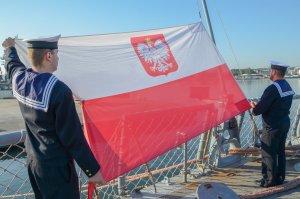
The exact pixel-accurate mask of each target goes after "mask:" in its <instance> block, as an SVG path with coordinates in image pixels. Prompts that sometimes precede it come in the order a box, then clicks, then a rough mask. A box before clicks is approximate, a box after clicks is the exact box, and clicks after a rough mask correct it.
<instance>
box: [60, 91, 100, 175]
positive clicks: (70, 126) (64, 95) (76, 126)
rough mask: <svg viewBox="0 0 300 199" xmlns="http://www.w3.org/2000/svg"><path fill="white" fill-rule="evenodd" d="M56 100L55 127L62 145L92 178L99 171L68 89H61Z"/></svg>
mask: <svg viewBox="0 0 300 199" xmlns="http://www.w3.org/2000/svg"><path fill="white" fill-rule="evenodd" d="M63 90H64V91H63V92H60V93H59V95H58V97H57V99H56V102H55V103H56V104H57V105H56V106H55V115H56V119H55V126H56V132H57V135H58V137H59V139H60V141H61V143H62V145H63V146H64V147H65V148H66V149H67V150H68V152H69V153H70V154H71V156H72V157H73V158H74V159H75V161H76V162H77V164H78V165H79V167H80V168H81V169H82V170H83V172H84V173H85V174H86V175H87V176H88V177H92V176H93V175H95V174H96V173H97V172H98V170H99V169H100V165H99V164H98V162H97V160H96V159H95V157H94V155H93V153H92V151H91V150H90V148H89V145H88V143H87V141H86V139H85V137H84V134H83V130H82V127H81V123H80V120H79V118H78V115H77V112H76V108H75V103H74V101H73V97H72V92H71V90H70V89H63Z"/></svg>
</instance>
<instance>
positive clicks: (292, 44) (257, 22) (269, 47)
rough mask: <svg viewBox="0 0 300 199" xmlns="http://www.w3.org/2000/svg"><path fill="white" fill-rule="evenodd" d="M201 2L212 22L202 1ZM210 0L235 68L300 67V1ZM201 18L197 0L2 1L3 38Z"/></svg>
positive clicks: (223, 46) (224, 48) (222, 45)
mask: <svg viewBox="0 0 300 199" xmlns="http://www.w3.org/2000/svg"><path fill="white" fill-rule="evenodd" d="M198 5H199V8H200V11H201V15H202V19H203V22H204V25H205V26H207V24H206V21H205V17H204V14H203V8H202V2H201V0H199V2H198ZM207 5H208V9H209V12H210V17H211V21H212V26H213V30H214V33H215V38H216V43H217V47H218V49H219V50H220V52H221V54H222V55H223V57H224V59H225V61H226V62H227V64H228V66H229V67H230V68H245V67H249V66H251V67H267V66H268V65H269V63H270V60H277V61H281V62H283V63H286V64H289V65H290V66H299V67H300V25H299V24H300V12H299V8H300V0H207ZM199 20H200V18H199V15H198V6H197V0H151V1H143V0H110V1H108V0H106V1H104V0H98V1H97V0H87V1H83V0H81V1H80V0H73V1H66V0H65V1H63V0H52V1H38V0H26V1H25V0H23V1H21V0H1V12H0V40H1V43H2V41H3V40H4V38H6V37H8V36H15V35H18V36H19V37H20V38H32V37H37V36H45V35H55V34H62V36H72V35H87V34H88V35H90V34H104V33H117V32H128V31H137V30H147V29H155V28H164V27H171V26H178V25H184V24H190V23H195V22H198V21H199ZM0 50H1V51H3V49H2V47H1V49H0ZM235 57H236V58H235ZM236 60H237V61H236Z"/></svg>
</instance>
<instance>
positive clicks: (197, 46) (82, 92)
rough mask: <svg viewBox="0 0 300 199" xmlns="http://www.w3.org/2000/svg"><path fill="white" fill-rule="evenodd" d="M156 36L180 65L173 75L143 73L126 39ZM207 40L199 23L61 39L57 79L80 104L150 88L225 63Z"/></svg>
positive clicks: (143, 70)
mask: <svg viewBox="0 0 300 199" xmlns="http://www.w3.org/2000/svg"><path fill="white" fill-rule="evenodd" d="M154 34H163V35H164V37H165V40H166V42H167V44H168V45H169V47H170V50H171V52H172V54H173V56H174V58H175V60H176V62H177V64H178V70H177V71H175V72H172V73H169V74H168V75H161V76H156V77H153V76H150V75H149V74H147V73H146V71H145V69H144V67H143V65H142V63H141V61H140V60H139V58H138V56H137V54H136V52H135V51H134V48H133V46H132V44H131V42H130V39H131V38H132V37H139V36H147V35H154ZM208 37H209V35H208V34H207V32H206V31H205V29H204V26H203V25H202V24H201V23H197V24H193V25H188V26H180V27H175V28H166V29H159V30H150V31H141V32H131V33H120V34H109V35H93V36H78V37H65V38H61V39H60V41H59V57H60V60H59V66H58V70H57V72H55V75H56V76H57V77H58V78H59V79H61V80H62V81H64V82H65V83H66V84H67V85H68V86H70V88H71V89H72V90H73V92H74V94H75V95H76V96H77V97H79V98H80V99H84V100H87V99H95V98H100V97H105V96H111V95H116V94H121V93H125V92H130V91H135V90H140V89H144V88H149V87H152V86H156V85H160V84H163V83H166V82H169V81H174V80H177V79H180V78H183V77H187V76H190V75H193V74H195V73H199V72H201V71H204V70H207V69H209V68H212V67H215V66H219V65H221V64H224V60H223V59H222V57H221V56H220V54H219V53H218V51H217V49H216V48H215V46H214V45H211V42H212V41H211V40H210V39H208ZM18 43H19V44H20V45H21V46H24V45H25V43H24V42H18ZM18 52H19V51H18ZM22 52H23V51H22Z"/></svg>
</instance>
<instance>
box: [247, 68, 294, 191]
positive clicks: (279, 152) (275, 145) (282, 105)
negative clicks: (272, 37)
mask: <svg viewBox="0 0 300 199" xmlns="http://www.w3.org/2000/svg"><path fill="white" fill-rule="evenodd" d="M287 68H288V66H287V65H285V64H281V63H279V62H271V71H270V79H271V80H272V81H273V84H271V85H270V86H268V87H267V88H266V89H265V91H264V93H263V95H262V96H261V99H260V101H259V102H258V103H257V104H256V103H255V102H254V101H251V102H250V104H251V106H252V108H253V110H252V113H253V115H260V114H261V115H262V119H263V133H262V135H261V149H262V176H263V178H262V179H261V180H259V181H258V182H259V186H261V187H271V186H276V185H281V184H282V183H283V181H284V179H285V164H286V158H285V142H286V137H287V133H288V131H289V128H290V118H289V113H290V108H291V105H292V100H293V95H294V94H295V93H294V91H293V90H292V88H291V86H290V85H289V83H288V82H287V81H286V80H285V79H284V75H285V73H286V70H287Z"/></svg>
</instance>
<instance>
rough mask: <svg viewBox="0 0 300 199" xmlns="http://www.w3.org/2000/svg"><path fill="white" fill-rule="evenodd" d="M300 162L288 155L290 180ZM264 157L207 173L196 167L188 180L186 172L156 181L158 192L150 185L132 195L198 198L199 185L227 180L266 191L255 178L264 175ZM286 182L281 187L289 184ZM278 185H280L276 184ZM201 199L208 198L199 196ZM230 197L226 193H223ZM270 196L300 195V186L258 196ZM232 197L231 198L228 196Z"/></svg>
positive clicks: (235, 186)
mask: <svg viewBox="0 0 300 199" xmlns="http://www.w3.org/2000/svg"><path fill="white" fill-rule="evenodd" d="M299 162H300V158H295V157H288V159H287V165H286V166H287V176H286V182H289V181H291V180H293V179H295V178H296V177H298V176H300V172H296V171H295V169H294V165H295V164H296V163H299ZM260 165H261V159H260V158H250V159H249V158H248V159H247V161H246V162H241V163H238V164H236V165H232V166H230V167H227V168H223V169H217V170H216V171H211V172H208V174H207V175H204V176H203V175H199V170H198V172H197V171H196V170H193V171H191V174H192V175H188V180H187V181H188V182H186V183H184V179H183V175H179V176H176V177H174V178H171V179H169V183H166V182H160V183H157V184H156V189H157V193H154V187H153V186H151V187H148V188H146V189H143V190H141V191H140V192H139V193H134V194H132V195H131V196H130V198H149V199H150V198H164V199H169V198H170V199H171V198H173V199H179V198H182V199H194V198H197V197H198V196H197V193H196V192H197V188H198V186H199V185H201V183H204V182H219V183H224V184H225V185H226V186H227V187H229V188H230V189H231V190H233V191H234V192H235V193H236V194H238V195H244V194H250V193H254V192H260V191H266V190H267V188H260V187H258V186H257V185H256V184H255V180H257V179H261V170H260V168H261V167H260ZM286 185H287V184H286V183H285V184H284V185H282V186H278V187H283V186H285V187H286ZM276 188H277V187H276ZM199 198H200V199H208V198H203V197H201V196H200V197H199ZM220 198H222V199H227V198H226V197H220ZM257 198H266V199H275V198H280V199H299V198H300V187H299V186H298V187H297V188H295V189H292V190H289V191H285V192H281V193H277V194H274V195H271V196H267V197H257ZM228 199H229V198H228Z"/></svg>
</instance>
